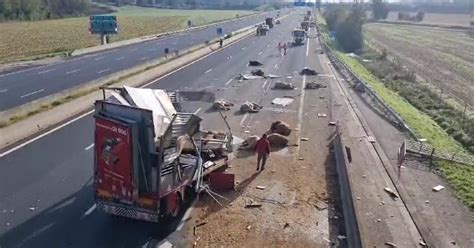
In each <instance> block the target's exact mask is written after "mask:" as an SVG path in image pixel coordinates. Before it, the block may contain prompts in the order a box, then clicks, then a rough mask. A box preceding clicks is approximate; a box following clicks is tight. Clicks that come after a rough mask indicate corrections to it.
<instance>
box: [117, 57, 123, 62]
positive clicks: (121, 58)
mask: <svg viewBox="0 0 474 248" xmlns="http://www.w3.org/2000/svg"><path fill="white" fill-rule="evenodd" d="M124 59H125V57H120V58H116V59H115V60H117V61H120V60H124Z"/></svg>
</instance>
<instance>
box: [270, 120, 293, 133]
mask: <svg viewBox="0 0 474 248" xmlns="http://www.w3.org/2000/svg"><path fill="white" fill-rule="evenodd" d="M270 132H272V133H277V134H281V135H283V136H289V135H290V133H291V128H290V125H288V124H287V123H285V122H283V121H275V122H273V123H272V125H271V126H270Z"/></svg>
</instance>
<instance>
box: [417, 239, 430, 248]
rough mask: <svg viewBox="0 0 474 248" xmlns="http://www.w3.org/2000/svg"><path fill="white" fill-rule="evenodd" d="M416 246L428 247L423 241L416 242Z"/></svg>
mask: <svg viewBox="0 0 474 248" xmlns="http://www.w3.org/2000/svg"><path fill="white" fill-rule="evenodd" d="M418 244H420V245H421V246H423V247H426V246H428V245H427V244H426V243H425V242H424V241H423V240H422V241H420V242H418Z"/></svg>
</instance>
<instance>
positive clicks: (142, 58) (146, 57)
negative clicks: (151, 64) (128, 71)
mask: <svg viewBox="0 0 474 248" xmlns="http://www.w3.org/2000/svg"><path fill="white" fill-rule="evenodd" d="M145 59H148V56H145V57H141V58H140V60H145Z"/></svg>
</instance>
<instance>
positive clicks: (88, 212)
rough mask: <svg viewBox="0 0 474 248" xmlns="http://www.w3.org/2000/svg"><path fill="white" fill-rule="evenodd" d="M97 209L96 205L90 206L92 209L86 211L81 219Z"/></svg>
mask: <svg viewBox="0 0 474 248" xmlns="http://www.w3.org/2000/svg"><path fill="white" fill-rule="evenodd" d="M96 208H97V204H95V203H94V205H92V207H90V208H89V209H87V211H86V212H85V213H84V214H83V215H82V216H81V219H83V218H85V217H86V216H87V215H89V214H91V213H92V212H94V210H95V209H96Z"/></svg>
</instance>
